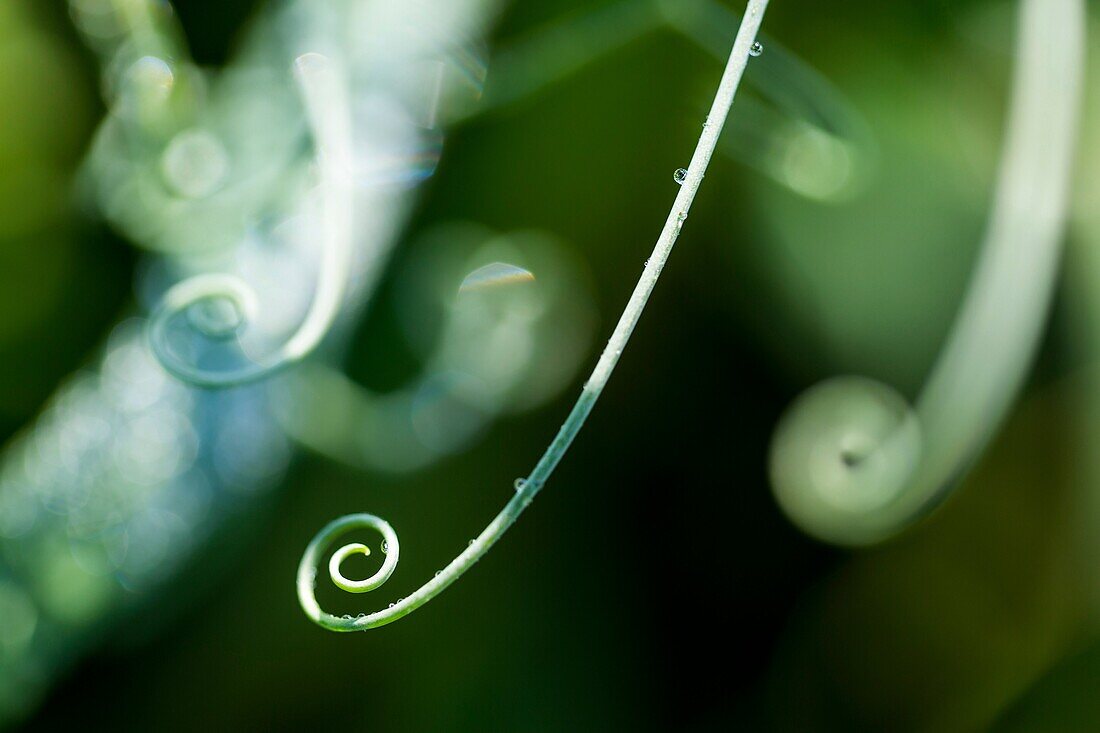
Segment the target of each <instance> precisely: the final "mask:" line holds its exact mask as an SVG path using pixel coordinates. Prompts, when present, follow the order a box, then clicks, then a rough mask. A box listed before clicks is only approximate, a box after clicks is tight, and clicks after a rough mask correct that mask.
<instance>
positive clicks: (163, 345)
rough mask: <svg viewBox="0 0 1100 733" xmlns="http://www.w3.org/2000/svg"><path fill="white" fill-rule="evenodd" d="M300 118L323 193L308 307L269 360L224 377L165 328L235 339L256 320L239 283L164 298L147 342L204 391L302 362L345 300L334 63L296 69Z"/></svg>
mask: <svg viewBox="0 0 1100 733" xmlns="http://www.w3.org/2000/svg"><path fill="white" fill-rule="evenodd" d="M294 68H295V77H296V79H297V81H298V84H299V87H300V90H301V93H302V98H303V100H304V102H305V107H306V116H307V119H308V120H309V124H310V128H311V130H312V132H313V137H314V141H315V144H316V145H317V147H318V156H317V159H318V167H319V170H320V178H321V182H320V188H321V190H322V201H323V203H322V209H323V216H322V219H323V230H322V232H321V237H322V240H323V243H322V255H321V263H320V268H319V271H318V277H317V287H316V291H315V293H314V297H313V302H312V304H311V306H310V308H309V311H308V313H307V314H306V316H305V318H304V319H303V321H302V322H301V324H300V325H299V327H298V330H297V331H296V332H295V333H294V334H293V335H291V336H290V338H288V339H287V340H286V341H285V342H284V343H283V344H282V346H281V347H280V348H278V349H277V350H276V351H275V352H274V353H272V354H270V355H268V356H266V357H264V358H263V359H260V360H255V361H253V360H249V361H248V362H247V363H245V364H244V365H241V366H237V367H234V368H230V369H225V370H216V369H208V368H204V367H203V366H201V365H197V364H194V363H191V362H189V361H187V360H185V359H183V358H181V357H180V356H179V355H178V354H177V353H176V352H175V351H174V350H173V348H172V343H171V339H170V330H169V326H170V324H171V322H172V321H173V320H174V319H176V318H178V317H180V316H181V315H184V314H186V315H187V317H188V318H187V322H188V324H189V325H190V326H191V327H192V328H193V329H194V330H195V331H197V332H198V333H199V334H201V335H202V336H204V337H206V338H207V339H210V340H214V341H225V340H228V339H232V338H234V337H236V336H237V335H238V334H240V332H241V331H242V329H244V328H245V327H246V326H247V325H248V323H249V322H250V321H251V320H253V319H254V318H255V316H256V312H257V306H256V300H257V299H256V295H255V293H254V291H253V290H252V288H251V287H250V286H249V285H248V283H247V282H245V281H244V280H243V279H241V278H239V277H237V276H235V275H228V274H222V273H207V274H201V275H196V276H194V277H192V278H189V279H187V280H184V281H183V282H181V283H178V284H177V285H175V286H173V287H172V288H171V289H169V290H168V292H167V293H166V294H165V296H164V298H163V300H162V301H161V303H160V305H159V306H158V307H157V309H156V310H155V311H154V313H153V314H152V316H151V318H150V323H149V341H150V345H151V347H152V350H153V352H154V353H155V354H156V356H157V358H158V360H159V361H160V362H161V363H162V364H163V366H164V367H165V369H167V370H168V371H169V372H171V373H172V374H173V375H175V376H176V377H178V378H180V379H182V380H184V381H186V382H189V383H191V384H195V385H198V386H203V387H230V386H235V385H239V384H244V383H248V382H252V381H255V380H258V379H263V378H264V377H267V376H270V375H271V374H272V373H274V372H276V371H278V370H280V369H282V368H284V367H286V366H288V365H290V364H293V363H295V362H297V361H299V360H300V359H302V358H303V357H305V356H307V355H308V354H309V353H311V352H312V351H313V349H314V348H315V347H316V346H317V344H319V343H320V341H321V340H322V339H323V338H324V336H325V334H326V333H327V332H328V330H329V328H330V327H331V325H332V323H333V321H334V320H335V318H336V316H337V313H338V311H339V308H340V304H341V302H342V300H343V294H344V288H345V278H346V277H347V271H348V267H349V262H348V260H349V257H350V249H351V241H350V240H351V228H352V227H351V220H350V219H351V194H350V189H351V186H350V174H349V171H348V170H347V166H348V161H349V159H350V150H351V130H350V112H349V110H348V102H347V98H346V83H345V81H344V80H343V79H342V78H341V76H342V75H341V72H340V70H339V68H338V66H337V64H336V63H334V62H333V61H331V60H330V59H328V58H326V57H324V56H321V55H320V54H315V53H309V54H305V55H303V56H301V57H299V58H298V59H297V61H296V62H295V64H294Z"/></svg>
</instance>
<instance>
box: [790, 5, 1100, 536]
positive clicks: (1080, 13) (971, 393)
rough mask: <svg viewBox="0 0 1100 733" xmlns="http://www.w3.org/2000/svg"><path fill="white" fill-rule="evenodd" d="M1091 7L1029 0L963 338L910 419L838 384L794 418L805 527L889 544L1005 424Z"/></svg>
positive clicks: (1064, 161)
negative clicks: (1001, 149)
mask: <svg viewBox="0 0 1100 733" xmlns="http://www.w3.org/2000/svg"><path fill="white" fill-rule="evenodd" d="M1085 25H1086V16H1085V7H1084V3H1083V2H1082V0H1022V1H1021V3H1020V18H1019V23H1018V27H1019V35H1018V41H1017V44H1018V53H1017V61H1016V69H1015V72H1014V81H1013V93H1012V105H1011V110H1010V113H1009V117H1008V133H1007V135H1006V137H1005V142H1004V148H1003V152H1002V157H1001V163H1000V172H999V175H998V179H997V185H996V191H995V196H994V202H993V207H992V211H991V213H990V216H989V223H988V225H987V230H986V235H985V242H984V244H983V246H982V251H981V257H980V259H979V261H978V264H977V267H976V270H975V273H974V276H973V278H972V282H971V286H970V290H969V292H968V293H967V295H966V299H965V301H964V302H963V305H962V307H961V309H960V311H959V315H958V317H957V319H956V321H955V325H954V328H953V329H952V332H951V334H950V336H949V338H948V340H947V344H946V345H945V347H944V349H943V352H942V353H941V354H940V356H939V358H938V360H937V362H936V365H935V367H934V368H933V370H932V373H931V374H930V376H929V378H928V381H927V382H926V383H925V385H924V388H923V389H922V390H921V393H920V395H919V397H918V399H917V400H916V402H915V407H914V409H913V410H910V409H909V407H908V405H906V403H905V401H904V400H903V399H902V398H901V397H899V396H898V395H897V394H895V393H894V392H893V391H892V390H890V389H889V388H888V387H884V386H882V385H880V384H876V383H874V382H871V381H869V380H865V379H855V378H848V379H842V380H834V381H831V382H826V383H825V384H823V385H821V386H819V387H816V388H814V389H813V390H811V391H810V392H809V393H807V394H806V395H805V396H804V397H802V398H800V399H799V400H798V401H797V402H796V403H795V405H794V406H793V407H792V408H791V410H790V413H789V415H788V416H787V417H786V418H784V419H783V421H782V422H781V424H780V427H779V430H778V432H777V434H776V436H775V442H774V444H773V447H772V454H771V477H772V484H773V488H774V490H775V493H776V496H777V498H778V500H779V503H780V504H781V505H782V507H783V509H784V510H785V511H786V512H787V513H788V514H789V515H790V517H791V519H792V520H794V522H795V523H796V524H798V525H799V526H800V527H801V528H802V529H804V530H806V531H807V532H808V533H810V534H812V535H815V536H817V537H820V538H822V539H825V540H828V541H831V542H836V543H840V544H867V543H871V542H876V541H879V540H883V539H886V538H888V537H890V536H892V535H894V534H896V533H897V532H899V531H901V530H902V529H904V528H905V527H907V526H908V525H910V524H911V523H913V522H914V521H916V520H918V519H920V518H922V517H923V516H925V515H926V514H928V513H929V512H930V511H932V510H933V509H935V508H936V507H937V506H939V505H940V504H941V503H942V502H943V501H944V500H945V499H946V498H947V497H948V496H949V495H950V493H951V491H952V490H953V489H954V487H955V486H956V485H957V484H958V482H959V479H960V477H961V476H962V475H963V474H964V473H965V472H966V470H967V469H968V468H969V467H970V465H971V464H972V463H973V462H974V461H975V460H976V458H977V456H978V455H980V453H981V451H982V449H983V448H984V447H985V445H986V444H987V443H988V442H989V440H990V438H991V437H992V436H993V435H994V433H995V432H996V429H997V427H998V425H999V424H1000V422H1001V420H1003V418H1004V416H1005V415H1006V414H1007V412H1008V410H1009V408H1010V407H1011V405H1012V403H1013V401H1014V400H1015V398H1016V395H1017V393H1018V392H1019V390H1020V387H1021V385H1022V384H1023V381H1024V379H1025V377H1026V375H1027V372H1028V368H1029V366H1030V364H1031V361H1032V358H1033V356H1034V353H1035V349H1036V346H1037V344H1038V343H1039V339H1040V337H1041V335H1042V331H1043V326H1044V323H1045V320H1046V314H1047V311H1048V309H1049V304H1050V298H1051V293H1052V292H1053V288H1054V282H1055V278H1056V275H1057V270H1058V261H1059V255H1060V253H1061V243H1062V238H1063V230H1064V227H1065V221H1066V214H1067V210H1068V206H1069V180H1070V176H1071V172H1072V165H1073V158H1074V156H1073V149H1074V141H1075V139H1076V128H1077V115H1078V110H1079V107H1080V100H1081V88H1082V83H1081V82H1082V69H1083V61H1084V31H1083V29H1084V28H1085Z"/></svg>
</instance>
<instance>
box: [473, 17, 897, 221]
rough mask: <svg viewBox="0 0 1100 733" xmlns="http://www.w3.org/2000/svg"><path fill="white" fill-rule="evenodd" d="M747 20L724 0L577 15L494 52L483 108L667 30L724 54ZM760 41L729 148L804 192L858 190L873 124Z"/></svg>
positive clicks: (867, 172) (773, 44) (807, 69)
mask: <svg viewBox="0 0 1100 733" xmlns="http://www.w3.org/2000/svg"><path fill="white" fill-rule="evenodd" d="M739 20H740V18H739V16H738V15H737V13H735V12H734V11H733V10H731V9H730V8H728V7H726V6H725V5H722V4H721V3H719V2H717V1H716V0H621V1H620V2H614V3H611V4H608V5H604V6H601V7H599V8H597V9H596V10H592V11H586V12H584V13H572V14H570V15H568V16H566V17H564V18H561V19H558V20H556V21H554V22H552V23H550V24H548V25H547V26H543V27H540V28H538V29H537V30H535V31H532V32H529V33H527V34H525V35H524V36H521V37H520V38H519V39H517V40H515V41H513V42H511V43H510V44H508V45H507V46H505V47H504V48H503V49H502V50H501V51H500V52H499V53H497V54H496V55H495V56H494V71H493V75H492V79H491V83H490V84H489V87H488V93H487V95H486V99H485V104H484V105H483V106H482V107H481V108H479V109H478V110H477V111H478V112H480V113H484V112H486V111H487V110H492V109H496V108H499V107H507V106H508V105H511V104H514V103H516V102H519V101H521V100H525V99H527V98H529V97H530V96H531V95H532V94H533V93H535V92H537V91H538V90H541V89H543V88H546V87H548V86H551V85H552V84H554V83H556V82H558V81H560V80H561V79H564V78H566V77H568V76H570V75H572V74H574V73H576V72H577V71H578V70H579V69H582V68H584V67H585V66H587V65H588V64H590V63H592V62H593V61H594V60H596V59H598V58H600V57H602V56H606V55H608V54H610V53H613V52H615V51H617V50H619V49H621V48H623V47H624V46H626V45H627V44H629V43H631V42H633V41H635V40H637V39H639V38H642V37H645V36H647V35H649V34H651V33H653V32H654V31H657V30H660V29H662V28H667V29H671V30H673V31H675V32H676V33H678V34H679V35H681V36H683V37H684V38H686V39H688V40H689V41H691V42H692V43H694V44H696V45H697V46H699V47H700V48H701V49H702V50H703V51H705V52H706V53H708V54H710V55H712V56H714V57H715V58H716V59H718V60H723V59H725V57H726V53H727V43H728V39H727V38H726V37H725V35H724V33H723V31H724V29H725V28H729V27H731V26H732V25H735V24H736V23H737V22H739ZM760 41H761V46H760V49H761V52H760V53H759V54H758V55H759V56H760V58H759V61H758V62H757V63H754V65H753V73H752V78H751V79H748V80H747V82H748V85H749V86H751V87H752V88H753V90H754V91H755V92H756V93H757V95H758V96H750V95H744V94H743V95H742V96H741V98H740V99H739V100H738V114H737V115H736V116H735V117H733V118H732V119H731V120H730V121H729V125H728V127H727V129H726V134H725V135H724V136H723V137H722V141H721V148H720V149H721V151H722V153H723V155H726V156H727V157H729V158H732V159H734V160H737V161H739V162H741V163H743V164H745V165H747V166H749V167H751V168H752V169H754V170H755V171H757V172H758V173H761V174H763V175H766V176H768V177H769V178H771V179H772V180H773V181H774V182H776V183H778V184H780V185H782V186H784V187H785V188H787V189H788V190H790V191H792V192H794V193H796V194H798V195H800V196H803V197H805V198H810V199H814V200H817V201H823V202H831V201H841V200H844V199H845V198H848V197H850V196H852V195H853V194H855V193H857V192H858V191H859V190H860V188H862V187H863V186H864V185H866V183H867V182H868V181H869V180H870V179H871V177H872V174H873V172H874V169H875V164H876V160H877V149H876V145H875V140H874V135H873V134H872V132H871V128H870V126H869V125H868V124H867V122H866V120H864V118H863V116H862V115H861V114H860V112H859V111H858V110H857V109H856V107H855V106H854V105H853V104H852V103H851V102H850V101H849V100H848V99H847V98H846V97H845V96H844V95H843V94H842V93H841V92H840V91H839V90H838V89H837V88H836V87H835V86H834V85H833V84H831V83H830V82H829V81H828V79H826V78H825V77H824V76H822V75H821V74H820V73H818V72H817V71H816V70H814V69H813V68H812V67H811V66H810V65H809V64H807V63H806V62H804V61H802V60H801V59H799V58H798V57H797V56H796V55H795V54H793V53H792V52H790V51H788V50H787V49H785V48H784V47H783V45H782V44H781V43H779V42H777V41H775V40H774V39H770V38H767V36H766V35H761V39H760ZM764 48H766V49H767V53H763V52H762V50H763V49H764Z"/></svg>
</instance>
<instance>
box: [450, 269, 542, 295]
mask: <svg viewBox="0 0 1100 733" xmlns="http://www.w3.org/2000/svg"><path fill="white" fill-rule="evenodd" d="M534 279H535V276H534V274H533V273H532V272H531V271H530V270H525V269H523V268H522V267H519V266H517V265H509V264H508V263H506V262H493V263H492V264H489V265H485V266H484V267H479V268H477V269H476V270H474V271H473V272H471V273H470V274H469V275H467V276H466V277H465V278H464V279H463V280H462V284H461V285H459V286H458V292H459V293H468V292H470V291H472V290H485V289H487V288H491V287H495V286H498V285H511V284H514V283H526V282H533V281H534Z"/></svg>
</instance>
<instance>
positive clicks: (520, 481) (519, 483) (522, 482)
mask: <svg viewBox="0 0 1100 733" xmlns="http://www.w3.org/2000/svg"><path fill="white" fill-rule="evenodd" d="M512 486H514V487H515V489H516V491H523V487H525V486H527V479H525V478H517V479H516V480H515V481H514V482H513V483H512Z"/></svg>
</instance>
